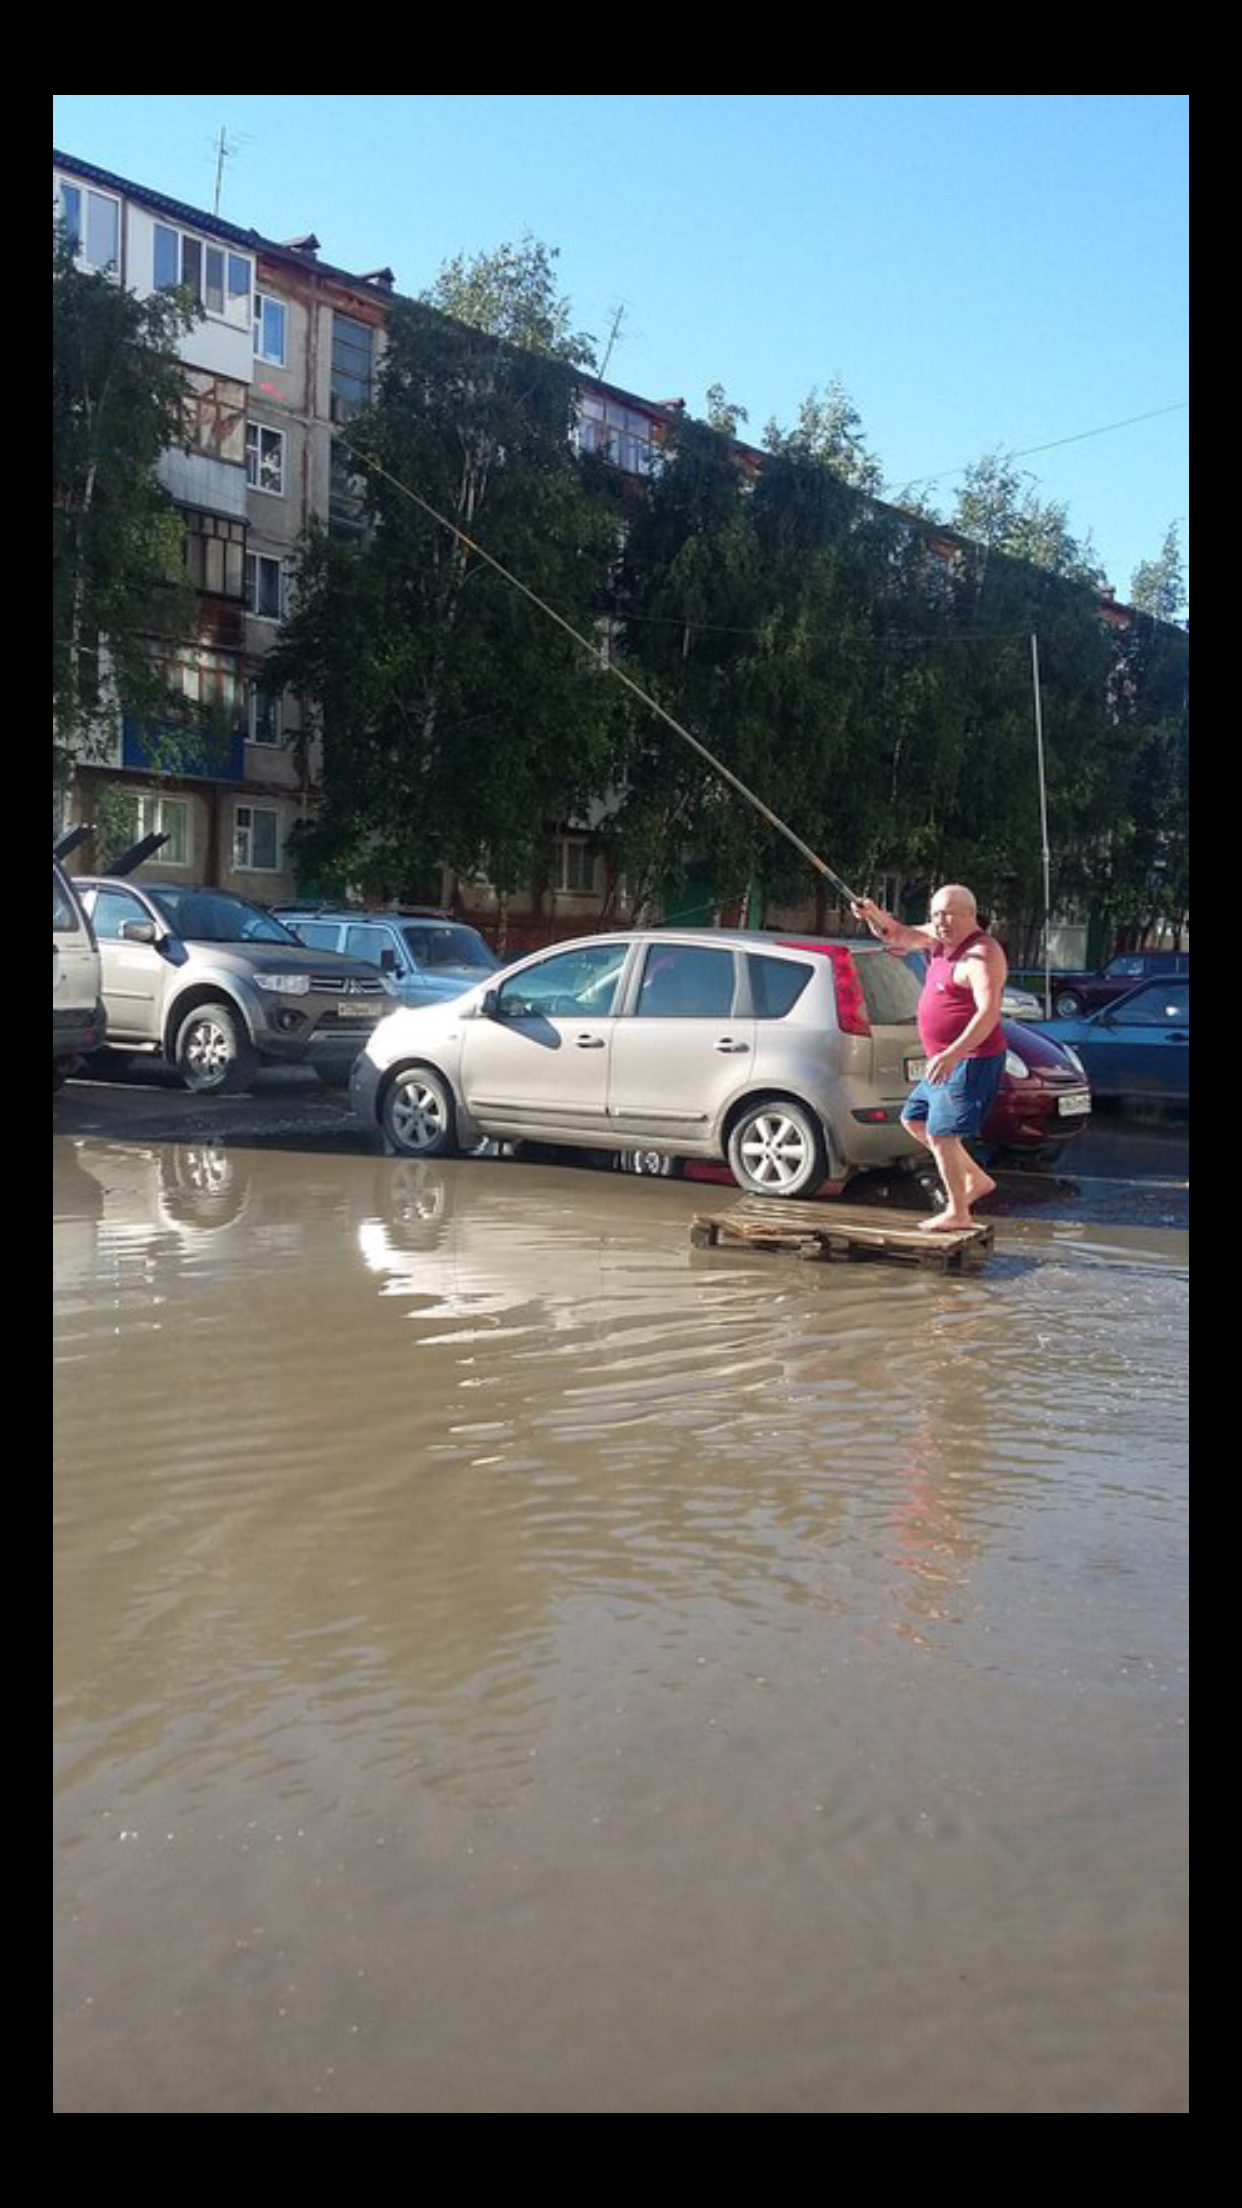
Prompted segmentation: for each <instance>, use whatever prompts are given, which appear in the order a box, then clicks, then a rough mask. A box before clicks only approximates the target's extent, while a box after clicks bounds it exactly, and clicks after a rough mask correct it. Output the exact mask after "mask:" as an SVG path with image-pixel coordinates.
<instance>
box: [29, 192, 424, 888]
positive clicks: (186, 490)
mask: <svg viewBox="0 0 1242 2208" xmlns="http://www.w3.org/2000/svg"><path fill="white" fill-rule="evenodd" d="M53 190H54V197H55V208H56V213H57V217H58V219H59V221H60V222H61V223H62V225H63V227H64V229H65V231H66V234H67V235H68V237H69V239H70V240H71V242H72V244H73V247H74V250H75V253H76V255H77V257H78V260H79V262H80V264H81V265H82V266H83V267H85V268H88V269H92V270H95V271H97V272H99V273H107V274H110V275H112V276H114V277H115V278H116V280H117V281H118V282H119V283H122V284H125V285H127V286H128V287H129V288H130V289H131V290H132V291H134V292H136V293H137V294H139V295H140V296H147V295H149V294H150V293H152V292H155V291H158V290H160V289H163V288H168V287H172V286H174V285H181V286H184V287H186V288H188V289H189V290H190V291H191V292H192V293H194V294H195V295H196V296H197V299H198V302H199V307H200V315H199V319H198V320H197V321H196V323H195V324H194V326H193V328H192V329H191V330H189V331H188V333H187V334H186V335H185V336H184V338H183V339H182V340H181V343H180V352H181V356H182V359H183V361H184V363H185V368H186V376H187V382H188V385H189V400H188V413H187V423H186V441H185V449H180V448H179V449H176V450H173V451H170V452H168V453H166V454H165V455H164V458H163V460H162V462H161V464H160V470H159V472H160V477H161V480H162V481H163V483H164V486H165V488H166V489H167V490H168V491H169V493H170V494H171V496H172V498H173V499H174V501H175V503H176V505H177V507H178V509H179V510H180V512H181V514H182V516H183V518H184V522H185V557H186V565H187V569H188V572H189V577H190V580H191V582H192V584H193V586H194V601H195V612H194V623H193V631H192V633H190V634H188V635H186V636H185V638H184V639H183V640H182V641H181V643H180V644H179V645H178V646H177V647H176V649H175V651H174V653H173V658H172V665H171V667H170V669H169V672H170V675H171V677H172V680H173V683H174V686H175V687H177V688H179V689H180V690H182V691H183V692H184V694H185V696H186V697H187V698H188V699H190V700H191V701H192V702H193V703H194V704H195V705H196V706H201V708H202V711H203V716H204V722H205V724H209V726H210V734H209V735H208V734H205V735H204V741H203V745H202V750H201V755H200V756H198V757H195V756H193V755H192V754H190V755H186V754H185V753H184V751H183V754H182V756H180V757H179V758H178V762H177V764H178V768H179V770H180V771H178V772H176V773H172V774H169V773H157V772H155V771H154V770H153V767H152V763H151V759H150V756H149V754H148V752H147V751H146V749H145V748H144V743H143V737H142V732H141V730H140V729H138V728H137V727H135V726H134V725H132V723H130V722H129V721H128V720H126V719H122V718H120V717H119V716H118V720H117V725H116V726H115V729H114V730H113V732H112V737H111V742H110V744H109V746H108V749H107V753H106V756H105V757H104V758H103V759H102V760H94V759H92V760H91V761H90V762H89V763H88V762H86V761H84V762H83V764H82V765H81V766H80V767H79V769H78V772H77V775H76V777H75V783H74V787H73V789H72V790H71V792H70V794H69V798H68V814H67V818H68V819H69V820H70V821H88V820H92V819H95V818H96V817H97V816H98V817H100V818H102V819H106V821H107V822H108V828H109V834H110V836H112V837H113V838H115V835H116V832H117V827H118V824H119V823H121V822H126V823H127V824H128V825H130V826H132V828H133V830H134V833H135V835H139V834H145V833H147V832H148V831H154V830H159V831H161V832H162V833H164V834H165V835H167V837H168V842H167V843H166V844H165V846H164V847H163V849H162V850H161V852H160V853H159V856H158V859H156V860H154V861H152V862H151V864H150V871H151V872H152V873H153V874H162V875H163V876H164V877H165V878H167V879H169V880H198V881H209V882H215V883H219V884H222V885H224V886H226V887H228V888H231V889H235V890H237V891H239V892H240V893H241V894H242V895H245V896H250V897H254V898H256V899H258V900H260V901H262V902H266V901H268V900H272V899H276V898H279V897H283V896H287V895H289V894H291V893H292V891H293V889H294V886H295V884H294V878H293V874H292V870H291V867H290V863H289V839H290V834H291V831H292V829H293V828H294V826H295V824H296V823H297V822H298V821H299V820H300V819H304V818H305V817H307V815H308V813H309V812H310V811H311V809H312V808H313V806H314V804H315V798H316V782H315V775H316V764H317V763H316V760H315V758H314V754H313V752H311V753H309V754H303V752H302V751H301V749H300V748H299V747H297V746H296V745H292V746H291V745H290V743H289V741H288V739H289V738H290V737H291V736H296V734H297V729H296V719H295V716H296V706H295V704H294V703H293V702H292V701H290V700H288V699H286V698H283V697H279V696H273V695H271V694H270V693H269V692H268V691H267V690H266V689H265V687H264V683H263V664H264V660H265V658H266V656H267V653H268V652H269V651H270V649H271V645H272V642H273V640H274V638H275V635H276V632H277V629H278V627H279V624H280V621H281V618H282V616H283V613H284V610H285V607H286V604H287V602H288V594H289V589H290V577H291V571H292V562H293V555H294V552H295V549H296V546H297V543H298V540H299V538H300V536H301V534H302V532H303V530H304V528H305V526H306V523H307V521H308V519H309V518H310V516H311V515H312V514H317V515H320V516H322V517H323V518H324V519H325V520H330V523H331V526H332V527H333V528H334V529H337V530H339V531H340V532H341V533H342V534H349V533H351V532H353V531H356V530H357V529H358V528H359V527H360V515H359V508H358V498H357V490H356V486H354V485H353V484H352V483H351V482H350V481H349V479H348V476H347V474H346V473H345V472H344V471H343V470H342V469H341V468H340V466H339V463H337V465H336V466H335V467H334V451H335V448H334V442H333V426H334V424H335V423H338V422H343V421H345V420H346V419H348V418H349V415H350V414H351V413H352V412H356V411H357V410H358V409H359V408H360V407H361V406H363V405H365V404H366V403H367V400H368V399H369V397H370V392H371V383H372V379H373V376H374V373H375V365H376V360H377V357H378V348H379V342H380V336H381V332H382V328H383V322H384V316H385V311H386V302H387V300H388V299H389V298H390V297H391V293H392V274H391V271H389V270H387V269H381V270H378V271H376V272H375V273H374V274H373V275H369V276H350V275H348V274H346V273H345V272H344V271H342V270H339V269H334V268H329V267H327V266H326V265H325V264H324V263H322V262H321V261H320V258H319V249H318V243H317V241H316V240H315V239H314V238H311V237H303V238H298V239H294V240H291V241H289V242H288V243H287V244H279V243H277V242H275V241H273V240H270V239H264V238H261V237H260V236H259V235H258V233H257V232H255V231H252V230H243V229H240V228H238V227H237V226H236V225H235V224H232V223H227V222H222V221H220V220H219V219H218V218H217V217H215V216H212V215H208V214H205V213H204V212H203V211H202V210H201V209H199V208H192V207H186V206H183V205H182V204H181V203H180V202H178V201H176V200H172V199H169V198H167V197H166V196H165V195H163V194H162V193H159V192H155V191H152V190H150V189H148V188H147V187H146V186H143V185H138V184H134V183H132V182H130V181H128V180H127V179H125V178H122V177H118V176H114V175H111V174H109V173H108V172H107V171H105V170H102V169H99V168H96V167H95V166H93V165H92V164H91V163H89V162H85V161H81V160H78V159H76V158H74V157H72V156H70V155H67V154H60V153H54V154H53Z"/></svg>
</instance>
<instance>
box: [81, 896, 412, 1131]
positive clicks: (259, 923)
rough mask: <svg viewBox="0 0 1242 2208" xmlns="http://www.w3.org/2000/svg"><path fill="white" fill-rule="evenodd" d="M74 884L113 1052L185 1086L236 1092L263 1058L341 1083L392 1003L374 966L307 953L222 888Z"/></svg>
mask: <svg viewBox="0 0 1242 2208" xmlns="http://www.w3.org/2000/svg"><path fill="white" fill-rule="evenodd" d="M76 887H77V891H78V895H79V896H80V898H81V900H82V903H83V904H84V906H85V907H86V910H87V912H88V913H89V915H90V918H91V920H92V922H93V924H94V929H95V934H96V937H97V938H98V942H99V951H100V957H101V960H102V963H103V999H104V1006H105V1009H106V1011H107V1015H108V1031H107V1042H108V1045H109V1047H110V1048H112V1049H118V1050H122V1051H133V1050H146V1051H154V1052H156V1053H158V1054H159V1055H161V1056H162V1057H164V1058H166V1059H167V1060H168V1061H169V1063H170V1064H171V1065H174V1066H175V1067H176V1069H177V1071H178V1073H179V1074H180V1075H181V1077H182V1079H183V1081H184V1082H185V1083H186V1085H187V1087H189V1088H191V1089H198V1090H201V1091H203V1092H204V1093H207V1094H214V1095H223V1094H226V1093H229V1092H231V1091H235V1090H238V1089H244V1088H246V1087H247V1086H248V1085H249V1083H250V1081H251V1080H252V1078H253V1076H254V1074H255V1073H256V1072H257V1071H258V1068H259V1066H260V1065H261V1064H269V1065H291V1064H299V1063H305V1064H308V1065H311V1066H313V1067H314V1068H315V1070H316V1072H317V1073H319V1074H320V1075H321V1076H322V1078H323V1079H324V1080H325V1081H329V1082H331V1081H339V1082H342V1083H343V1082H345V1081H347V1080H348V1078H349V1069H350V1066H351V1065H352V1063H353V1060H354V1059H355V1057H356V1056H357V1054H358V1052H359V1050H360V1049H361V1048H362V1045H363V1043H364V1042H365V1041H366V1039H367V1037H368V1035H369V1034H370V1032H371V1030H372V1028H373V1027H374V1025H375V1022H376V1021H377V1020H378V1019H380V1018H381V1017H382V1015H383V1014H384V1013H385V1012H387V1011H389V1010H390V1009H391V1007H392V1002H393V991H392V989H391V988H390V987H389V984H388V983H387V981H386V980H385V979H384V977H383V975H382V974H379V973H377V972H376V970H375V968H374V966H370V965H368V964H367V963H366V962H365V961H364V960H363V959H360V958H342V957H339V956H337V955H336V954H335V953H334V952H331V951H310V950H308V949H307V948H306V946H305V944H302V943H299V942H298V940H297V937H296V936H294V935H291V934H290V933H289V930H288V928H285V927H282V926H281V923H280V921H279V920H274V919H273V918H272V915H271V914H270V913H269V912H264V911H263V909H262V907H261V906H259V905H251V904H248V903H247V902H246V899H245V898H244V897H234V896H232V895H230V894H229V892H228V891H226V890H219V889H181V888H169V887H166V886H165V885H164V884H162V883H161V884H159V885H158V886H156V885H154V884H152V883H150V882H136V881H130V880H127V879H123V878H120V877H115V878H114V877H111V876H100V875H85V876H82V877H80V878H79V880H78V882H77V884H76Z"/></svg>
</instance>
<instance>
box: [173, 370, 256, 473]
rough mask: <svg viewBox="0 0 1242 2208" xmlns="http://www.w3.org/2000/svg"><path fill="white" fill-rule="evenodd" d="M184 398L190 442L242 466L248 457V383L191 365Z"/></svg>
mask: <svg viewBox="0 0 1242 2208" xmlns="http://www.w3.org/2000/svg"><path fill="white" fill-rule="evenodd" d="M185 381H186V392H185V397H184V400H183V402H182V414H183V416H184V419H185V436H186V444H187V446H188V447H189V449H190V451H191V452H205V453H206V454H207V455H208V457H209V458H210V459H212V460H229V461H231V462H232V463H233V464H234V465H235V466H237V467H240V466H241V465H242V463H243V462H244V460H245V458H246V385H245V384H244V383H235V382H234V380H233V379H232V377H231V376H213V375H212V374H211V373H210V372H209V371H208V370H207V369H205V368H187V369H186V371H185Z"/></svg>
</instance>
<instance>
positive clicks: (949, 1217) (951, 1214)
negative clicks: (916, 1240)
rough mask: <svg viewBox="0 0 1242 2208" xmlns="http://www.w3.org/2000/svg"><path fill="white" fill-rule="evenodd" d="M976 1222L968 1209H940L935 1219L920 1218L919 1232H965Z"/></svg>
mask: <svg viewBox="0 0 1242 2208" xmlns="http://www.w3.org/2000/svg"><path fill="white" fill-rule="evenodd" d="M974 1223H975V1222H974V1220H973V1219H972V1218H971V1216H970V1213H969V1212H968V1211H963V1212H957V1211H938V1212H937V1213H936V1216H935V1218H934V1219H920V1221H919V1233H920V1234H963V1233H965V1232H966V1230H967V1229H968V1228H969V1227H973V1225H974Z"/></svg>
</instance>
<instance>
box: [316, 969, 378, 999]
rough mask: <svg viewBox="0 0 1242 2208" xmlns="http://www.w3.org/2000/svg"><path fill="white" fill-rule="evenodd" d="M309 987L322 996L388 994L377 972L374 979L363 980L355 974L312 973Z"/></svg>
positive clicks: (375, 995)
mask: <svg viewBox="0 0 1242 2208" xmlns="http://www.w3.org/2000/svg"><path fill="white" fill-rule="evenodd" d="M311 988H312V989H313V990H314V991H315V994H316V995H317V996H322V997H384V996H387V994H388V991H387V990H386V989H385V987H384V983H383V981H382V980H381V978H380V976H379V975H378V974H377V975H376V976H375V979H374V981H364V980H363V979H362V978H361V976H360V975H356V974H312V975H311Z"/></svg>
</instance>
